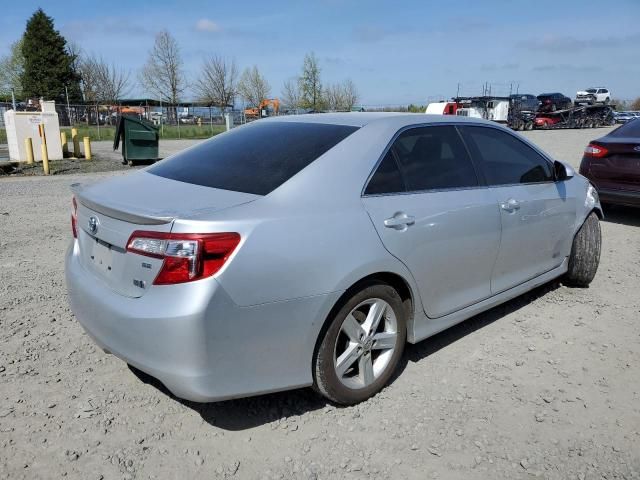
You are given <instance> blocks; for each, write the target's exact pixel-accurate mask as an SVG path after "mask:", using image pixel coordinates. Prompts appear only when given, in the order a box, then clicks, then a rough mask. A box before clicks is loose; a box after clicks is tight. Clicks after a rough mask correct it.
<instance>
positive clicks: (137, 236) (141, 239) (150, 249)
mask: <svg viewBox="0 0 640 480" xmlns="http://www.w3.org/2000/svg"><path fill="white" fill-rule="evenodd" d="M239 243H240V235H239V234H237V233H163V232H142V231H136V232H133V234H132V235H131V237H130V238H129V241H128V242H127V250H128V251H129V252H132V253H137V254H139V255H145V256H147V257H153V258H161V259H163V260H164V261H163V263H162V268H161V269H160V272H159V273H158V276H157V277H156V279H155V280H154V282H153V284H154V285H171V284H175V283H184V282H192V281H194V280H200V279H202V278H207V277H210V276H211V275H214V274H215V273H216V272H218V271H219V270H220V269H221V268H222V266H223V265H224V264H225V262H226V261H227V259H228V258H229V257H230V256H231V254H232V253H233V251H234V250H235V249H236V247H237V246H238V244H239Z"/></svg>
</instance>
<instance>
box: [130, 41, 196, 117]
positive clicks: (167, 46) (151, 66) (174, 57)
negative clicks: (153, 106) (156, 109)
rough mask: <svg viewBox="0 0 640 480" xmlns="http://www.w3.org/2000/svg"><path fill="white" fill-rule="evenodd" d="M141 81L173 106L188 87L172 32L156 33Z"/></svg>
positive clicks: (141, 74) (154, 93) (141, 73)
mask: <svg viewBox="0 0 640 480" xmlns="http://www.w3.org/2000/svg"><path fill="white" fill-rule="evenodd" d="M140 82H141V83H142V85H143V86H144V87H145V88H146V89H147V90H148V91H149V92H150V93H151V94H153V95H155V96H156V97H158V98H159V99H160V100H162V101H165V102H167V103H169V104H171V105H172V106H174V108H173V109H171V110H172V113H173V115H174V116H175V105H176V104H177V103H178V101H179V100H180V95H182V93H183V92H184V90H185V88H186V79H185V76H184V71H183V65H182V57H181V55H180V47H179V46H178V42H176V40H175V38H173V37H172V36H171V34H170V33H169V32H168V31H166V30H163V31H161V32H160V33H158V34H157V35H156V40H155V43H154V45H153V48H152V49H151V51H150V52H149V58H148V59H147V63H146V64H145V65H144V67H143V68H142V70H141V72H140Z"/></svg>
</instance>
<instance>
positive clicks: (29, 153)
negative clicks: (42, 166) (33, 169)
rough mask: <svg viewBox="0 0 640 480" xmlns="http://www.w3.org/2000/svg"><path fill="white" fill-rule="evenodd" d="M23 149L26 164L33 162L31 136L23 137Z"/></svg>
mask: <svg viewBox="0 0 640 480" xmlns="http://www.w3.org/2000/svg"><path fill="white" fill-rule="evenodd" d="M24 149H25V150H26V151H27V164H29V165H31V164H32V163H33V143H32V142H31V138H25V139H24Z"/></svg>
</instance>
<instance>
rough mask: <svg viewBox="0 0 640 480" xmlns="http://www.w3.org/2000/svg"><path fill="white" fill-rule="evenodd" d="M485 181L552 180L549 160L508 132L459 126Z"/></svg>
mask: <svg viewBox="0 0 640 480" xmlns="http://www.w3.org/2000/svg"><path fill="white" fill-rule="evenodd" d="M461 131H462V132H463V137H464V139H465V141H466V142H467V145H468V146H469V148H470V149H471V150H472V152H473V153H472V154H473V155H474V158H477V159H478V162H479V163H480V164H481V165H482V170H483V171H484V175H485V178H486V180H487V184H488V185H513V184H519V183H539V182H552V181H553V180H554V177H553V169H552V167H551V164H550V162H549V161H548V160H547V159H546V158H544V157H543V156H542V155H540V154H539V153H538V152H536V151H535V150H534V149H533V148H531V147H530V146H529V145H527V144H526V143H524V142H522V141H521V140H519V139H517V138H516V137H515V136H514V135H511V134H510V133H506V132H502V131H500V130H498V129H496V128H491V127H475V126H464V127H462V128H461Z"/></svg>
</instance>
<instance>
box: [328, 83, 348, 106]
mask: <svg viewBox="0 0 640 480" xmlns="http://www.w3.org/2000/svg"><path fill="white" fill-rule="evenodd" d="M324 100H325V103H326V106H327V108H328V109H329V110H344V95H343V91H342V85H340V84H339V83H334V84H332V85H329V86H327V87H326V88H325V89H324Z"/></svg>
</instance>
